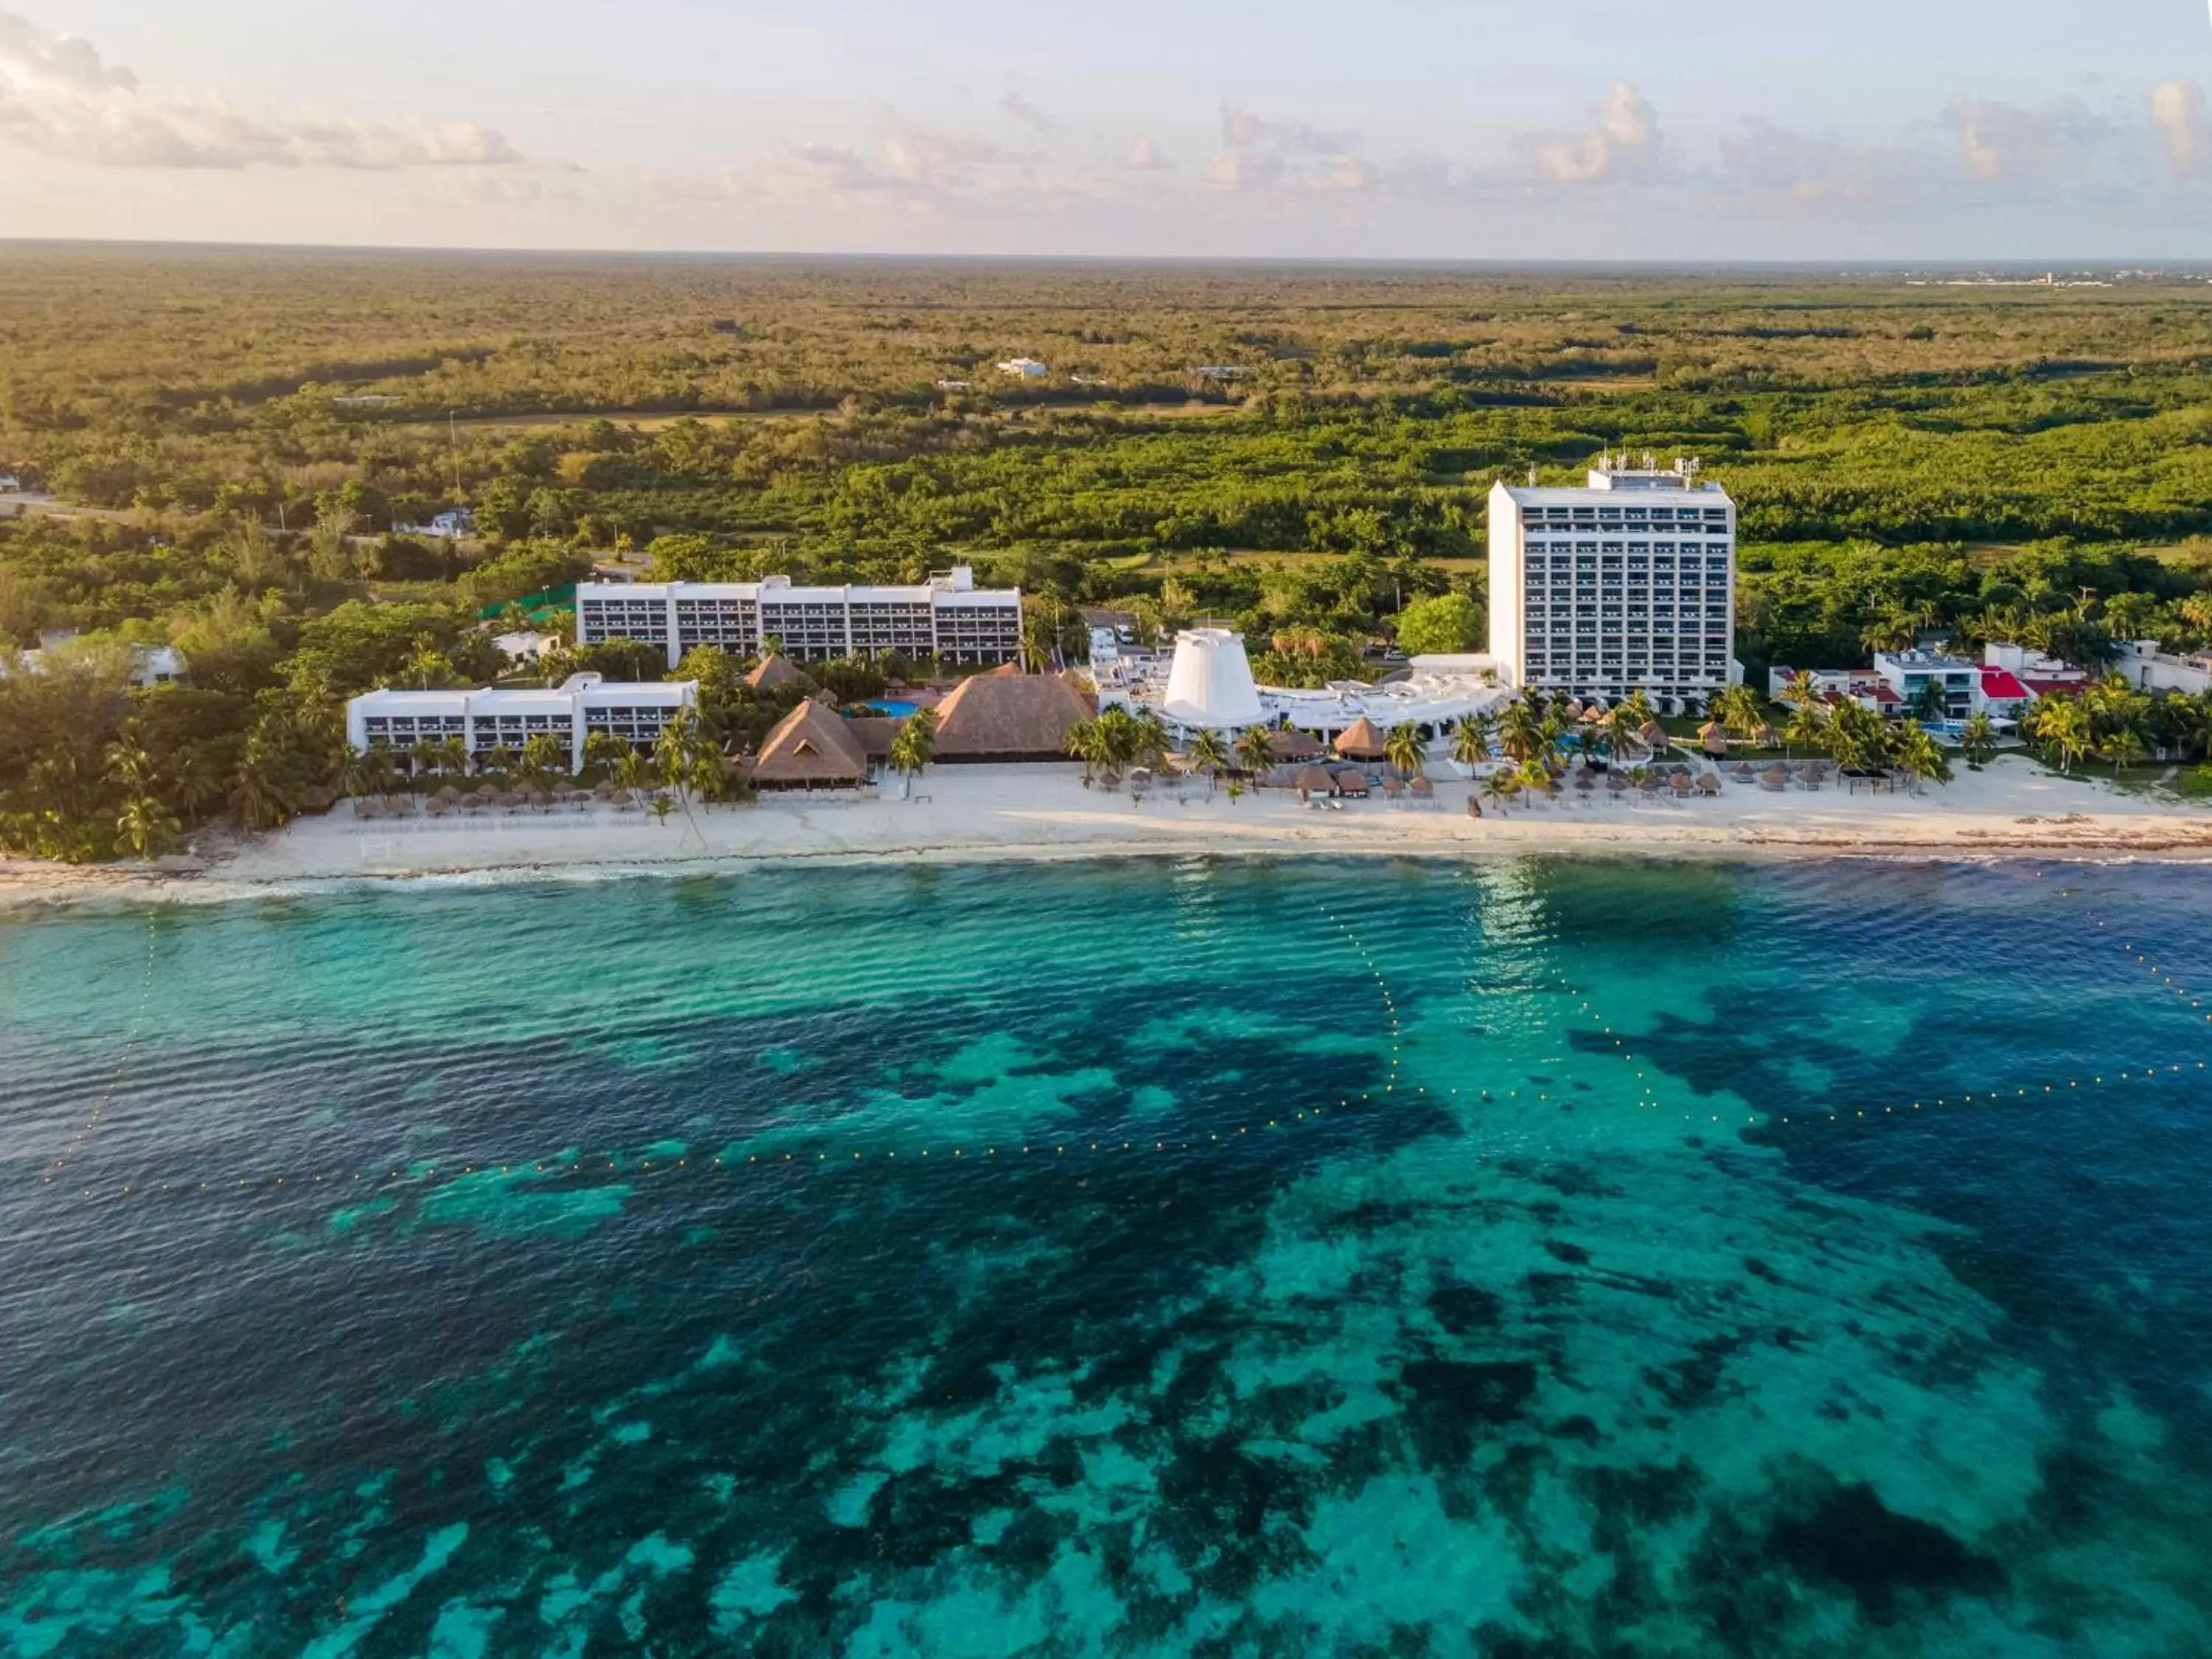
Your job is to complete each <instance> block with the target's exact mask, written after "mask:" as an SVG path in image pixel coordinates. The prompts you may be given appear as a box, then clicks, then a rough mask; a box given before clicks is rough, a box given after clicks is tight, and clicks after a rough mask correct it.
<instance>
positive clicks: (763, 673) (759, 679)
mask: <svg viewBox="0 0 2212 1659" xmlns="http://www.w3.org/2000/svg"><path fill="white" fill-rule="evenodd" d="M745 684H747V685H750V687H752V689H753V690H756V691H772V690H775V688H776V687H777V686H779V685H796V684H799V671H798V670H797V669H796V668H793V666H792V665H791V659H789V658H788V657H786V656H783V655H781V653H776V654H772V655H769V656H766V657H763V658H762V659H760V661H759V662H758V663H757V664H756V665H754V667H753V671H752V672H750V674H747V675H746V676H745Z"/></svg>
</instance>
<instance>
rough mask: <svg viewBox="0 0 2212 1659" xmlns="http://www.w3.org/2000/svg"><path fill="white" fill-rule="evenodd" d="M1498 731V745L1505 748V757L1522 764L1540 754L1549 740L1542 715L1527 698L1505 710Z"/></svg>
mask: <svg viewBox="0 0 2212 1659" xmlns="http://www.w3.org/2000/svg"><path fill="white" fill-rule="evenodd" d="M1498 733H1499V735H1498V745H1499V747H1501V748H1502V749H1504V750H1505V757H1506V758H1507V759H1508V760H1512V761H1518V762H1521V763H1524V764H1525V763H1528V762H1529V761H1532V760H1534V759H1535V758H1536V757H1537V756H1539V755H1541V754H1542V753H1543V752H1544V748H1545V745H1546V744H1547V743H1548V742H1549V741H1550V738H1548V737H1547V735H1546V732H1545V720H1544V716H1543V715H1542V714H1540V713H1538V712H1537V709H1536V705H1535V704H1534V702H1530V701H1529V700H1528V699H1527V698H1523V699H1522V701H1520V702H1516V703H1515V704H1514V705H1513V706H1512V707H1511V708H1509V709H1507V710H1506V711H1505V718H1504V720H1502V721H1501V722H1499V726H1498Z"/></svg>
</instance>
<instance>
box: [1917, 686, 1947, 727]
mask: <svg viewBox="0 0 2212 1659" xmlns="http://www.w3.org/2000/svg"><path fill="white" fill-rule="evenodd" d="M1948 712H1949V705H1948V703H1946V702H1945V701H1944V698H1943V687H1942V684H1941V682H1939V681H1936V680H1930V681H1929V682H1928V684H1925V685H1923V686H1922V687H1921V688H1920V695H1919V696H1917V697H1915V698H1913V700H1912V717H1913V718H1914V719H1915V720H1942V718H1943V716H1944V715H1945V714H1947V713H1948Z"/></svg>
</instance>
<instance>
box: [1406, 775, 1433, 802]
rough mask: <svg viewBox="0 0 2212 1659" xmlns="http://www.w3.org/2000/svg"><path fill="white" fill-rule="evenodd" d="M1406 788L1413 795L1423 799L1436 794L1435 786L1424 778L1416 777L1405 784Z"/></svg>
mask: <svg viewBox="0 0 2212 1659" xmlns="http://www.w3.org/2000/svg"><path fill="white" fill-rule="evenodd" d="M1406 787H1407V789H1409V790H1411V791H1412V792H1413V793H1414V794H1416V795H1419V796H1422V797H1424V798H1426V797H1428V796H1431V795H1434V794H1435V793H1437V787H1436V785H1434V784H1433V783H1431V782H1430V781H1428V780H1427V779H1426V778H1424V777H1416V778H1415V779H1414V780H1413V781H1412V782H1411V783H1409V784H1407V786H1406Z"/></svg>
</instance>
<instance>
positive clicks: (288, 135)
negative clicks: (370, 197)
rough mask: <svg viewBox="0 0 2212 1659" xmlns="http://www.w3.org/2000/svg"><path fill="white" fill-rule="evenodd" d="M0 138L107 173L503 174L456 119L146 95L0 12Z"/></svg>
mask: <svg viewBox="0 0 2212 1659" xmlns="http://www.w3.org/2000/svg"><path fill="white" fill-rule="evenodd" d="M0 143H13V144H16V145H20V146H21V147H22V148H24V149H31V150H36V151H38V152H40V153H41V154H43V155H53V156H58V157H60V158H61V159H63V160H64V161H80V162H88V163H90V164H91V165H93V166H95V167H216V168H239V167H345V168H355V169H363V170H370V171H377V172H383V171H391V170H395V169H398V168H403V167H508V166H513V165H515V164H517V163H519V162H520V161H522V160H523V157H522V156H521V155H520V154H519V153H518V152H517V151H516V150H515V149H514V147H513V145H511V144H509V143H507V140H506V139H505V138H504V137H501V136H500V135H499V134H498V133H496V132H495V131H490V130H489V129H488V128H484V127H479V126H475V125H466V124H461V125H443V126H436V125H428V124H427V123H421V122H415V123H410V124H407V125H399V126H392V125H382V124H379V123H373V122H362V121H354V120H348V119H343V118H335V117H317V118H303V119H295V120H287V121H261V120H255V119H253V118H250V117H247V116H244V115H240V114H238V113H237V112H234V111H233V110H232V109H230V108H229V107H228V106H227V105H225V104H224V103H223V102H222V100H221V99H219V98H215V97H210V96H196V95H193V94H186V93H177V92H163V91H155V90H149V89H148V88H145V87H144V86H143V84H141V82H139V80H138V77H137V76H135V75H133V74H132V73H131V71H130V70H127V69H124V68H122V67H120V66H119V65H117V66H111V65H109V64H105V63H103V62H102V61H101V59H100V53H99V52H97V51H96V50H94V47H93V46H91V44H90V43H89V42H88V41H83V40H66V39H61V38H58V37H56V36H52V35H49V34H46V33H44V32H43V31H41V30H40V29H38V28H37V27H34V26H33V24H32V23H31V22H30V21H29V20H28V19H27V18H24V17H21V16H18V15H15V14H14V13H12V12H5V11H0Z"/></svg>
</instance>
